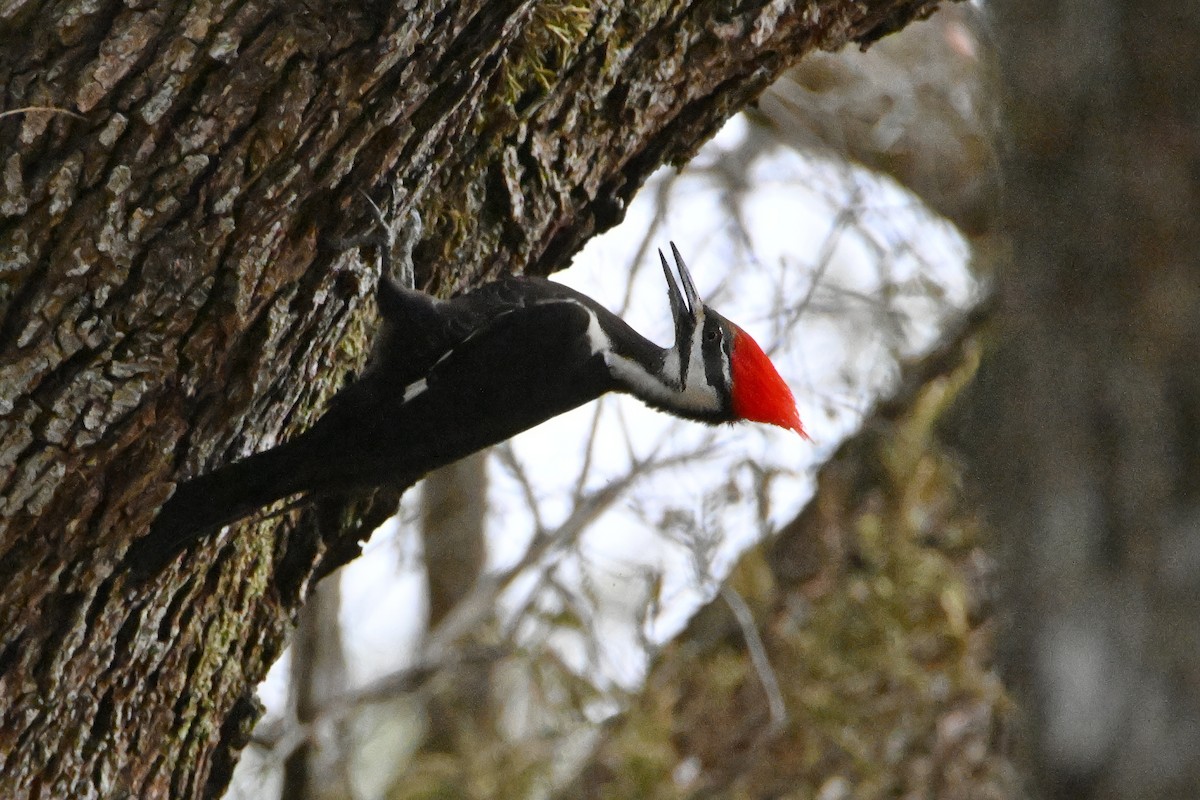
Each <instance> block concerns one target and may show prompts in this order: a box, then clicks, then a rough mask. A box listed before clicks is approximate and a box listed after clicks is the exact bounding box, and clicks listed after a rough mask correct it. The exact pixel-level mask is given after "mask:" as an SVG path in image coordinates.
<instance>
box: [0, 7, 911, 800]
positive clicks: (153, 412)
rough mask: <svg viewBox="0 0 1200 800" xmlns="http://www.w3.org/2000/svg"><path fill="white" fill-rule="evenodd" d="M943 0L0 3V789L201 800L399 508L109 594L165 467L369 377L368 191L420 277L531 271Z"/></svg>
mask: <svg viewBox="0 0 1200 800" xmlns="http://www.w3.org/2000/svg"><path fill="white" fill-rule="evenodd" d="M933 5H934V3H933V2H931V0H873V1H872V2H849V0H846V1H845V2H842V1H841V0H838V1H836V2H829V3H825V4H823V5H822V6H820V7H819V8H818V7H812V6H807V5H806V6H803V7H799V8H794V7H788V6H780V5H779V4H769V5H767V6H765V7H759V6H757V5H755V4H750V5H745V4H743V5H741V6H739V7H738V10H737V11H735V12H729V11H720V14H719V16H714V14H716V13H717V11H718V9H716V8H714V7H713V6H712V5H710V4H695V5H681V6H678V7H671V8H666V7H662V6H647V5H646V4H644V3H641V2H630V3H628V4H627V5H625V4H621V3H603V4H599V3H598V4H591V3H580V4H577V5H571V4H568V3H543V4H535V3H532V2H528V1H522V0H506V1H496V2H490V3H482V2H462V3H434V4H428V5H425V6H422V7H420V8H413V9H411V10H401V9H396V8H393V7H392V6H390V5H380V4H374V3H365V2H364V3H349V2H346V3H333V4H316V5H312V4H295V3H285V2H270V1H268V2H265V3H258V4H242V5H236V6H229V5H223V4H206V3H200V4H165V5H163V4H120V3H116V2H103V1H102V2H99V3H92V4H84V5H78V4H73V3H69V2H63V3H51V4H31V3H27V2H21V0H17V2H13V3H8V4H6V5H4V6H2V7H0V86H3V87H4V99H3V110H4V111H5V112H7V113H6V116H4V117H2V118H0V174H2V178H0V270H2V272H3V275H4V282H3V285H2V286H0V414H3V421H2V422H0V485H2V486H3V489H2V494H0V514H2V515H3V519H4V528H3V533H2V535H0V795H3V796H5V797H14V798H22V797H35V796H40V797H68V796H69V797H76V798H89V797H111V796H121V795H124V794H129V795H132V796H137V797H166V796H171V797H195V796H216V795H218V794H220V792H221V791H222V789H223V787H224V786H225V785H226V783H227V781H228V779H229V775H230V771H231V769H232V766H233V764H234V762H235V760H236V758H237V752H238V749H239V748H240V747H241V746H242V744H243V743H244V742H245V740H246V737H247V735H248V731H249V728H250V726H251V724H252V723H253V721H254V719H255V717H256V716H257V704H256V701H255V700H254V695H253V691H254V686H255V684H256V683H257V682H258V681H259V680H260V679H261V678H262V676H263V675H264V674H265V672H266V669H267V668H268V666H269V665H270V664H271V662H272V661H273V660H274V659H275V657H276V656H277V654H278V653H279V651H280V648H281V647H282V644H283V641H284V638H285V636H286V633H287V630H288V627H289V624H290V621H291V620H292V618H293V616H294V614H295V612H296V609H297V608H298V606H299V605H300V603H301V602H302V600H303V598H304V596H305V594H306V593H307V592H308V590H309V587H310V585H311V582H312V581H313V580H314V579H315V578H316V577H319V576H320V575H322V574H325V573H327V572H328V571H329V570H331V569H333V568H334V567H336V566H337V565H339V564H341V563H344V562H345V561H346V560H348V559H350V558H352V557H353V556H354V555H355V554H356V553H357V551H358V544H357V542H358V540H359V539H360V538H361V537H363V536H365V535H366V533H367V532H369V531H370V530H371V528H372V527H373V525H374V524H375V523H377V522H378V521H380V520H381V519H382V518H384V517H385V516H386V515H387V514H388V513H389V512H390V510H391V509H392V508H393V507H394V501H395V497H396V491H395V490H393V491H389V492H383V493H381V494H380V496H378V497H376V498H367V499H365V500H361V502H358V503H355V504H353V505H350V506H348V507H346V508H340V507H324V508H322V509H321V510H320V513H319V514H312V513H305V514H302V515H300V516H299V517H296V516H289V517H286V518H283V519H275V520H271V521H268V522H260V523H257V524H254V523H247V524H243V525H240V526H237V529H236V532H235V534H234V535H231V536H227V537H224V538H220V539H216V540H213V541H211V542H209V543H207V544H205V545H204V546H203V547H202V548H199V549H198V550H197V551H196V552H195V553H194V554H193V555H192V556H191V557H190V558H188V559H187V560H185V561H183V562H181V563H179V564H177V565H176V566H175V567H174V568H172V569H171V570H169V571H168V572H167V573H165V574H163V575H161V576H159V577H158V579H157V580H156V581H154V582H152V583H150V584H147V585H140V586H135V585H131V584H130V582H128V581H127V580H126V577H127V576H126V565H125V563H124V561H123V557H124V554H125V553H126V551H127V549H128V547H129V544H130V542H132V541H133V540H134V539H136V538H137V537H138V536H140V535H142V534H143V533H145V531H146V530H147V528H148V527H149V525H150V523H151V521H152V520H153V518H154V515H155V512H156V510H157V509H158V507H159V506H160V505H161V503H162V502H163V500H164V499H165V498H166V497H167V496H168V495H169V494H170V492H171V489H172V486H173V483H174V482H175V481H177V480H180V479H182V478H185V477H187V476H190V475H194V474H196V473H199V472H202V471H205V470H208V469H211V468H212V467H215V466H217V465H219V464H222V463H225V462H227V461H229V460H230V459H233V458H236V457H238V456H241V455H245V454H246V453H249V452H252V451H256V450H259V449H262V448H265V447H267V446H269V445H270V444H271V443H273V442H275V441H278V440H280V439H283V438H286V437H287V436H288V435H290V434H293V433H295V432H296V431H298V430H301V429H303V428H304V427H305V426H306V425H308V424H310V423H311V422H312V421H313V420H314V419H315V418H316V416H318V415H319V413H320V411H321V410H322V408H324V406H325V404H326V403H327V401H328V400H329V398H330V397H331V396H332V394H333V393H334V392H335V391H336V389H337V388H338V387H339V386H340V385H341V384H342V382H343V380H344V379H345V377H346V375H347V374H348V373H349V372H351V371H353V370H354V369H356V368H357V367H359V366H360V365H361V363H362V359H363V354H364V352H365V349H366V348H365V345H366V342H367V340H368V338H369V334H368V332H369V331H370V330H371V328H372V324H373V318H374V308H373V304H372V303H371V302H370V299H369V298H370V296H371V294H372V289H373V286H374V284H375V281H376V279H377V275H376V274H375V272H374V271H373V269H372V268H371V267H369V266H366V265H364V263H363V261H362V260H361V259H360V258H358V257H356V254H355V253H354V252H349V251H348V252H339V248H338V245H337V242H338V240H339V239H342V238H344V237H347V236H349V235H351V234H358V233H362V232H364V231H366V230H368V229H369V227H370V225H371V218H370V216H369V214H368V212H367V210H366V205H365V202H364V201H363V200H362V198H361V197H359V196H358V193H359V192H360V191H362V192H366V193H368V194H371V195H373V196H375V197H377V198H382V196H383V194H384V193H381V192H380V188H381V185H382V186H384V187H391V188H392V190H393V192H394V196H395V202H394V204H393V205H392V207H391V208H390V209H389V211H390V213H392V214H395V215H397V216H398V218H401V219H404V218H406V217H407V215H408V214H409V212H411V211H417V212H419V213H420V215H421V217H422V219H423V222H424V234H423V237H422V239H421V241H420V243H419V245H418V246H417V248H416V262H417V281H418V285H420V286H424V287H426V288H428V289H429V290H431V291H435V292H441V293H446V292H450V291H452V290H455V289H459V288H462V287H464V286H467V285H469V284H471V283H472V282H475V281H478V280H480V279H481V278H483V277H485V276H487V275H491V274H495V273H497V272H499V271H502V270H520V269H524V270H526V271H529V272H533V273H547V272H550V271H552V270H553V269H556V268H559V267H561V266H563V265H564V264H565V263H566V261H567V260H568V259H569V258H570V256H571V255H572V254H573V253H574V252H575V251H576V250H577V249H578V248H579V247H580V245H581V244H582V243H583V242H584V241H585V240H586V239H587V238H588V237H589V236H590V235H592V234H593V233H594V232H596V231H597V230H601V229H604V228H606V227H608V226H610V225H612V224H613V223H615V222H616V221H618V220H619V219H620V218H621V216H622V213H623V209H624V207H625V203H626V202H627V201H628V199H629V198H630V197H631V196H632V194H633V192H634V191H636V190H637V188H638V187H639V186H640V185H641V183H642V181H643V180H644V179H645V178H646V176H647V175H648V174H649V173H650V172H651V171H652V170H653V169H654V168H655V167H657V166H658V165H659V164H661V163H663V162H666V161H673V162H680V161H683V160H685V159H686V158H687V157H688V156H689V154H690V153H691V152H692V151H693V150H694V149H695V148H696V147H697V146H698V145H699V144H700V142H701V141H703V140H704V139H705V138H706V137H707V136H708V135H710V134H711V133H712V132H713V131H715V130H716V129H717V127H718V126H719V125H720V124H721V123H722V122H723V121H724V120H725V119H726V118H727V117H728V116H729V115H730V114H732V113H733V112H734V111H735V110H736V109H738V108H739V107H741V106H742V105H744V104H745V103H746V102H748V101H749V100H751V99H752V98H753V97H754V96H755V95H756V94H757V93H758V92H759V91H761V90H762V88H763V87H764V86H766V85H767V83H768V82H769V81H770V80H771V79H772V78H773V77H774V76H775V75H777V74H778V73H779V72H780V70H782V69H784V68H785V67H786V66H788V65H789V64H790V63H792V62H794V61H795V59H797V58H798V57H799V56H800V55H801V54H802V53H803V52H804V51H805V50H807V49H810V48H812V47H817V46H821V47H839V46H841V45H843V44H845V43H847V42H850V41H859V42H863V43H866V42H870V41H872V40H873V39H875V38H878V36H881V35H883V34H885V33H887V32H889V31H891V30H894V29H896V28H897V27H899V26H901V25H903V24H904V23H905V22H906V21H907V20H909V19H910V18H911V17H913V16H914V15H917V14H921V13H925V12H928V11H929V10H931V9H932V7H933ZM818 10H819V13H817V12H818ZM34 107H36V110H35V108H34ZM18 109H26V110H24V111H18ZM46 109H51V110H46ZM14 112H15V113H14ZM403 488H404V487H395V489H397V490H402V489H403ZM284 534H286V535H284Z"/></svg>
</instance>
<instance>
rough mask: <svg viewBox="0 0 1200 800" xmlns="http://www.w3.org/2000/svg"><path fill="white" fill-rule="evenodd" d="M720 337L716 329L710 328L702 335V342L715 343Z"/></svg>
mask: <svg viewBox="0 0 1200 800" xmlns="http://www.w3.org/2000/svg"><path fill="white" fill-rule="evenodd" d="M720 335H721V333H720V331H718V330H717V329H716V328H710V329H709V330H707V331H706V332H705V333H704V340H705V341H708V342H715V341H716V340H717V337H718V336H720Z"/></svg>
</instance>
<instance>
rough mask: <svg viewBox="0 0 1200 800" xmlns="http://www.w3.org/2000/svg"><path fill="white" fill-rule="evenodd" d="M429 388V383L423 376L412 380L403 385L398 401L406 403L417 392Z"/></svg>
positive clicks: (420, 392) (417, 393)
mask: <svg viewBox="0 0 1200 800" xmlns="http://www.w3.org/2000/svg"><path fill="white" fill-rule="evenodd" d="M428 388H429V384H428V383H427V382H426V380H425V379H424V378H420V379H418V380H415V381H413V382H412V383H410V384H409V385H408V386H405V387H404V394H403V395H401V398H400V402H401V403H407V402H408V401H409V400H412V399H413V398H414V397H416V396H417V395H419V394H422V393H423V392H424V391H425V390H426V389H428Z"/></svg>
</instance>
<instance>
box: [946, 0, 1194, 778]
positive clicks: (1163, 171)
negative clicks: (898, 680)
mask: <svg viewBox="0 0 1200 800" xmlns="http://www.w3.org/2000/svg"><path fill="white" fill-rule="evenodd" d="M993 10H994V12H995V15H996V16H995V22H996V31H997V36H998V39H999V53H1000V60H1001V68H1002V73H1003V80H1004V84H1005V89H1006V92H1007V95H1008V108H1007V109H1006V111H1007V119H1008V126H1007V127H1008V130H1009V131H1010V134H1011V142H1010V146H1009V147H1008V148H1007V153H1006V155H1005V158H1004V164H1003V167H1004V185H1005V192H1006V195H1007V197H1006V200H1005V219H1004V220H1003V221H1002V223H1001V224H1002V228H1003V229H1004V230H1006V231H1007V232H1008V233H1009V234H1010V235H1011V243H1012V256H1013V257H1012V260H1011V263H1010V264H1009V265H1008V266H1007V267H1006V268H1004V269H1003V270H1002V271H1001V272H1000V274H999V275H998V280H997V287H998V290H999V291H998V300H999V306H1000V315H999V319H998V331H997V334H998V335H997V342H996V347H995V348H994V351H993V352H992V353H991V354H990V355H989V357H988V358H986V359H985V360H984V363H983V366H982V367H981V370H980V374H979V379H978V382H977V385H976V386H975V387H974V389H973V391H972V398H971V400H970V402H968V403H966V404H965V405H966V408H965V410H966V412H967V416H968V419H969V422H970V431H971V434H970V436H968V441H969V444H970V450H971V463H970V470H969V474H971V475H973V476H974V478H975V483H976V485H977V488H978V493H979V496H980V497H981V498H982V499H983V500H984V502H985V504H986V506H987V508H988V511H989V516H990V518H991V520H992V521H993V523H994V524H995V525H996V527H997V530H998V534H999V536H1000V541H1001V543H1002V545H1003V550H1002V555H1003V563H1004V570H1003V576H1004V579H1005V584H1006V587H1007V592H1006V596H1005V599H1004V605H1005V607H1006V608H1008V609H1010V610H1011V612H1012V620H1011V622H1012V624H1011V625H1009V626H1007V627H1006V630H1007V631H1008V635H1007V636H1006V637H1005V640H1004V641H1005V647H1004V648H1003V652H1004V653H1005V662H1006V667H1007V675H1006V678H1007V681H1008V683H1009V685H1011V686H1012V687H1013V688H1014V689H1015V690H1016V691H1017V692H1018V694H1019V698H1020V699H1021V701H1022V704H1023V705H1024V706H1025V707H1026V708H1027V710H1028V712H1029V723H1030V725H1029V730H1030V734H1031V736H1030V742H1029V744H1030V748H1029V749H1030V752H1031V754H1032V756H1033V758H1034V761H1035V765H1036V767H1037V773H1038V775H1039V777H1040V780H1041V789H1042V791H1043V793H1044V794H1045V795H1046V796H1049V797H1054V798H1064V799H1065V798H1072V799H1073V800H1074V799H1075V798H1184V797H1200V626H1198V624H1197V620H1200V591H1198V587H1200V368H1198V367H1197V345H1198V344H1200V267H1198V265H1197V256H1196V252H1197V251H1196V243H1197V242H1198V241H1200V213H1198V209H1200V181H1198V180H1197V176H1200V115H1198V114H1197V109H1198V108H1200V102H1198V94H1197V92H1198V88H1200V51H1198V50H1197V47H1196V43H1197V42H1198V41H1200V6H1197V4H1195V3H1174V2H1165V1H1157V2H1141V3H1126V2H1119V1H1118V0H1102V1H1101V2H1091V3H1077V2H1060V1H1058V0H1052V2H1018V1H1017V0H1005V1H1004V2H997V3H996V4H995V6H994V9H993Z"/></svg>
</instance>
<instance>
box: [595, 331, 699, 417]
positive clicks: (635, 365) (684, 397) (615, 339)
mask: <svg viewBox="0 0 1200 800" xmlns="http://www.w3.org/2000/svg"><path fill="white" fill-rule="evenodd" d="M594 327H595V329H596V330H595V331H594V332H593V333H591V336H592V339H593V342H594V343H598V344H599V345H600V346H599V348H598V349H599V350H603V352H604V361H605V364H606V365H607V366H608V370H609V374H610V375H612V378H613V380H614V381H615V382H616V383H617V386H618V388H619V389H620V390H622V391H625V392H628V393H629V394H632V395H633V396H634V397H637V398H638V399H639V400H641V401H642V402H644V403H646V404H647V405H649V406H652V407H654V408H658V409H661V410H663V411H667V412H669V413H673V414H676V415H679V416H683V417H688V418H692V419H707V418H710V417H712V416H713V415H715V414H718V413H719V412H720V409H721V398H720V396H719V394H718V392H717V390H716V389H715V388H714V387H713V386H711V385H710V384H709V383H708V381H707V380H706V371H705V368H704V364H703V356H702V354H701V353H700V351H699V342H692V341H691V338H692V337H683V338H682V339H678V340H677V341H676V344H675V346H674V347H659V346H658V345H656V344H654V342H651V341H650V340H649V339H647V338H646V337H644V336H642V335H641V334H640V333H638V332H637V331H635V330H634V329H633V328H631V327H629V325H627V324H626V323H625V322H624V321H623V320H621V319H620V318H619V317H617V316H615V315H611V316H609V315H604V316H599V317H597V320H596V325H595V326H594ZM600 335H603V337H604V339H603V340H602V341H598V340H599V336H600ZM681 348H686V349H684V350H681Z"/></svg>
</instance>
